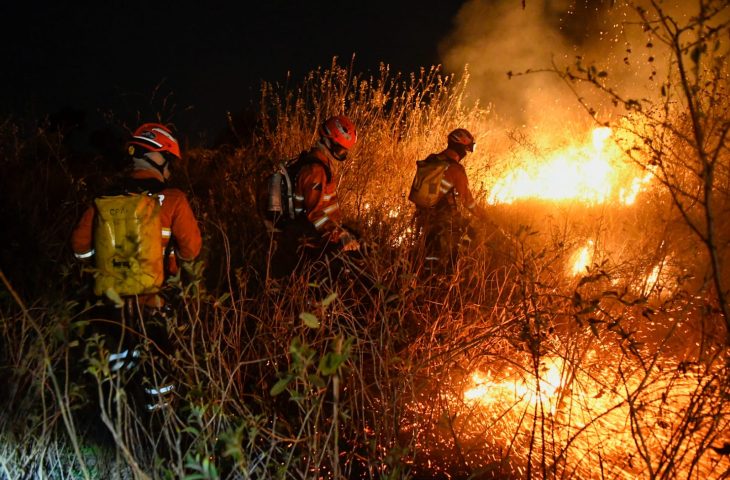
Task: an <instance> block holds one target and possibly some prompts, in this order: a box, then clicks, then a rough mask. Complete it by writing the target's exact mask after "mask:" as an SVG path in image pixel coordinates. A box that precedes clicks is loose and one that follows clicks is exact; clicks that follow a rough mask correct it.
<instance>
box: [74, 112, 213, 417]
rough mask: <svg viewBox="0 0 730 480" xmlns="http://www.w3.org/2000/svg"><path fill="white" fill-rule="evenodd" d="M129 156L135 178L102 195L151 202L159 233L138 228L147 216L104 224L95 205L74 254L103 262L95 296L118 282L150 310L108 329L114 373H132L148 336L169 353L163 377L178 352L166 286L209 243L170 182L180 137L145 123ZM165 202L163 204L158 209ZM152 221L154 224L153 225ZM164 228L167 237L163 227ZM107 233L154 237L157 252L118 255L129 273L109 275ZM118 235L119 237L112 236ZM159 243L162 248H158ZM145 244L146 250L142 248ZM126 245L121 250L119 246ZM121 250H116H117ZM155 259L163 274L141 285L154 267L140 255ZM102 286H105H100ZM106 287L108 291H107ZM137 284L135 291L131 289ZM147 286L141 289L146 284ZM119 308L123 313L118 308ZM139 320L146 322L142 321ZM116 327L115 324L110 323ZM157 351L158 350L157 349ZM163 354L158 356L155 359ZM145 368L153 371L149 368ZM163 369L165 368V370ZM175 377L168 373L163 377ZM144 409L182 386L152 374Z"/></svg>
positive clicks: (162, 361)
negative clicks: (172, 342)
mask: <svg viewBox="0 0 730 480" xmlns="http://www.w3.org/2000/svg"><path fill="white" fill-rule="evenodd" d="M127 152H128V153H129V156H130V159H131V162H132V170H131V172H130V173H129V175H127V176H125V177H124V178H123V179H122V180H121V181H120V182H119V183H118V184H117V185H115V186H114V187H112V188H111V189H109V190H108V191H106V192H104V195H103V196H101V197H98V198H101V199H104V198H107V199H111V200H112V201H118V202H128V201H129V199H132V198H140V199H142V200H144V201H146V202H147V203H146V204H145V205H150V206H151V207H150V208H148V210H150V209H151V211H153V213H154V214H150V215H149V218H153V219H154V222H155V223H153V224H152V225H153V226H152V229H153V230H154V231H151V230H150V229H149V228H148V227H147V226H146V225H132V226H130V221H131V222H132V224H134V222H135V221H139V217H140V215H136V216H135V218H132V219H131V220H130V218H131V217H129V218H122V219H121V220H120V221H115V222H110V223H104V222H105V221H106V220H105V219H104V216H103V213H104V212H103V211H102V208H101V207H100V205H102V204H101V203H98V198H97V199H96V200H95V204H94V205H92V206H90V207H89V208H88V209H87V210H86V211H85V212H84V213H83V215H82V217H81V219H80V221H79V222H78V224H77V225H76V227H75V228H74V230H73V233H72V236H71V247H72V249H73V252H74V255H75V256H76V258H78V259H89V260H95V261H96V262H95V263H96V267H97V268H96V287H95V293H96V294H97V295H103V294H104V293H105V290H104V289H105V288H106V285H112V286H113V288H115V289H116V290H117V291H118V293H120V294H121V295H122V296H123V297H125V298H133V300H134V301H133V304H137V302H138V303H139V304H141V305H143V306H144V308H143V309H142V311H139V312H137V313H136V314H134V315H130V314H129V312H127V316H128V317H136V318H125V315H124V314H122V312H117V313H116V314H115V315H114V316H115V317H119V316H120V315H121V319H119V318H116V319H115V320H116V321H119V322H127V323H129V325H127V326H125V325H114V326H113V327H112V328H101V332H102V333H104V334H106V335H107V338H110V340H111V341H110V342H108V344H107V345H106V346H107V348H108V349H109V350H110V351H109V354H108V358H107V361H108V364H109V369H110V371H111V372H116V371H119V370H121V369H124V370H128V369H132V367H134V366H136V364H137V363H138V361H139V357H140V356H141V355H142V351H141V348H142V347H141V344H140V342H139V339H140V338H143V337H144V336H146V337H147V338H149V339H151V340H152V344H153V345H155V346H156V347H157V348H158V349H159V350H161V351H162V352H161V353H162V356H159V355H157V357H158V358H159V359H160V361H158V362H157V368H158V372H157V376H158V377H159V376H160V371H159V367H160V365H163V364H165V363H166V362H165V357H166V356H167V355H169V354H170V353H172V352H171V349H172V347H171V345H170V340H169V336H168V334H167V325H165V323H166V320H165V316H164V315H160V313H161V312H163V311H164V300H163V299H162V297H161V296H160V295H159V292H160V290H161V289H162V284H163V282H164V279H165V278H167V277H169V276H171V275H176V274H177V273H178V270H179V268H180V265H179V263H181V262H192V261H193V260H194V259H195V258H196V257H197V256H198V254H199V253H200V250H201V246H202V239H201V235H200V230H199V228H198V223H197V221H196V219H195V215H194V214H193V211H192V209H191V207H190V204H189V203H188V200H187V197H186V195H185V194H184V193H183V192H182V191H181V190H179V189H177V188H171V187H168V186H167V185H166V182H167V180H168V179H169V178H170V173H171V170H170V168H171V163H173V162H174V161H175V159H180V158H181V157H180V147H179V145H178V142H177V140H176V139H175V137H173V135H172V132H171V131H170V130H169V129H168V128H167V127H165V126H164V125H160V124H157V123H146V124H143V125H141V126H140V127H139V128H137V130H136V131H135V132H134V134H133V136H132V138H131V139H130V140H129V141H128V142H127ZM117 205H118V206H117V207H113V208H109V209H108V210H111V211H113V212H117V211H123V210H125V209H126V208H127V206H128V205H129V204H128V203H118V204H117ZM157 205H159V207H158V206H157ZM149 221H150V222H151V221H152V220H149ZM158 229H159V233H158V232H157V230H158ZM106 230H114V231H115V234H116V235H117V238H116V239H115V240H113V241H112V242H111V243H112V244H114V243H116V244H123V243H124V241H125V238H129V235H130V233H129V232H130V231H134V232H136V233H137V234H139V235H141V236H142V237H144V235H149V236H151V237H152V239H153V240H152V242H151V243H152V245H151V246H150V248H149V250H151V253H150V252H138V251H132V252H131V253H129V252H127V257H125V259H124V260H119V259H118V258H117V259H115V258H112V259H111V260H110V261H111V262H112V263H114V265H115V266H117V265H121V267H120V268H122V269H123V268H127V269H128V271H126V272H125V271H122V272H121V273H120V272H114V273H112V274H109V272H108V271H107V270H105V268H106V267H105V265H106V264H107V261H106V260H104V259H102V258H100V257H102V256H108V255H107V253H104V252H102V251H101V250H106V249H107V247H106V246H104V245H101V243H102V242H101V240H100V238H99V237H100V236H103V235H101V234H103V233H105V231H106ZM112 235H114V233H113V234H112ZM145 240H146V239H145V238H139V239H138V240H135V241H133V242H131V243H133V244H134V245H133V246H132V247H129V248H132V250H134V249H135V248H137V249H140V248H145V247H144V245H145ZM155 243H157V245H154V244H155ZM140 245H141V246H142V247H140ZM116 246H117V247H120V245H116ZM112 250H113V248H112ZM145 255H146V258H147V263H148V264H149V263H150V261H149V259H150V258H152V259H154V260H153V261H152V262H151V263H154V264H155V265H149V268H151V269H152V270H153V271H156V272H157V274H151V275H149V276H148V277H149V278H152V277H154V279H153V280H152V281H151V282H147V283H145V282H144V281H139V282H135V278H134V276H135V275H138V274H139V272H140V271H142V270H144V269H145V268H146V267H144V265H145V260H144V259H143V260H138V259H137V258H136V257H145ZM130 262H131V263H136V264H137V265H141V266H140V267H139V268H137V267H134V268H131V267H130V266H129V265H128V263H130ZM105 275H106V276H109V277H110V278H109V279H108V280H109V281H110V282H111V283H106V284H105V283H103V282H104V277H105ZM120 276H122V277H125V278H127V277H129V278H131V280H130V281H129V282H127V283H125V284H120V283H114V282H115V281H117V282H118V280H119V278H120ZM100 282H101V283H100ZM100 285H101V286H100ZM130 285H131V286H130ZM138 286H139V287H138ZM117 310H119V309H117ZM135 321H139V322H140V323H138V324H135V323H134V322H135ZM106 324H107V325H108V322H106ZM130 327H131V328H132V329H135V330H138V331H137V332H136V334H132V335H130V334H128V333H125V332H126V330H127V329H129V328H130ZM151 350H154V349H151ZM157 353H158V352H156V351H151V352H150V354H151V355H152V356H153V357H154V356H155V354H157ZM143 368H145V367H143ZM162 370H165V368H164V367H163V368H162ZM162 373H163V374H167V373H168V372H164V371H163V372H162ZM143 381H144V382H147V383H145V384H144V385H143V386H144V394H145V395H144V396H143V400H142V401H143V402H144V407H145V409H146V410H148V411H155V410H157V409H159V408H161V407H163V406H165V405H166V404H168V403H169V399H170V398H171V397H170V395H171V394H172V393H173V392H174V390H175V388H176V385H175V382H174V380H173V379H172V378H170V377H169V375H168V376H167V378H158V379H156V380H153V379H151V378H149V375H147V373H145V379H143Z"/></svg>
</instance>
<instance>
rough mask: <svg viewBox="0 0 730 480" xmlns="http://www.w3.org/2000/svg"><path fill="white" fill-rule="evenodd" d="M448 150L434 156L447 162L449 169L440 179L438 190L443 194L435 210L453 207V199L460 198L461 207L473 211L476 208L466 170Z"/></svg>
mask: <svg viewBox="0 0 730 480" xmlns="http://www.w3.org/2000/svg"><path fill="white" fill-rule="evenodd" d="M449 153H451V151H450V150H444V151H443V152H441V153H438V154H436V156H437V157H438V158H439V159H440V160H444V161H447V162H448V163H449V167H448V168H447V169H446V171H445V172H444V176H443V178H442V179H441V185H440V190H441V193H442V194H443V196H442V198H441V200H440V201H439V202H438V203H437V204H436V207H435V208H436V209H439V208H443V207H445V206H447V205H448V206H450V207H455V206H456V205H455V198H456V197H458V198H460V201H461V204H462V206H464V207H465V208H467V209H468V210H473V209H474V207H475V206H476V201H475V200H474V196H473V195H472V194H471V190H469V179H468V178H467V176H466V170H464V166H463V165H462V164H461V163H459V162H458V161H457V160H456V159H455V158H454V157H452V155H449Z"/></svg>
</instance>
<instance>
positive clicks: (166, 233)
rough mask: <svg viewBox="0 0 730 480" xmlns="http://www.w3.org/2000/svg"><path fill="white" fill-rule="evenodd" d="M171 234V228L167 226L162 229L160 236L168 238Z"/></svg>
mask: <svg viewBox="0 0 730 480" xmlns="http://www.w3.org/2000/svg"><path fill="white" fill-rule="evenodd" d="M171 236H172V230H170V229H169V228H163V229H162V238H170V237H171Z"/></svg>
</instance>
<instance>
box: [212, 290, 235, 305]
mask: <svg viewBox="0 0 730 480" xmlns="http://www.w3.org/2000/svg"><path fill="white" fill-rule="evenodd" d="M230 297H231V294H230V293H229V292H226V293H224V294H223V295H221V296H220V297H218V300H216V301H215V304H214V306H216V307H220V306H222V305H223V303H224V302H225V301H226V300H228V299H229V298H230Z"/></svg>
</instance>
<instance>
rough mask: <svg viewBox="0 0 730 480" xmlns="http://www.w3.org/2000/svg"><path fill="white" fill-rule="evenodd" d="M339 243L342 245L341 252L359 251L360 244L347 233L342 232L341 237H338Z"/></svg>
mask: <svg viewBox="0 0 730 480" xmlns="http://www.w3.org/2000/svg"><path fill="white" fill-rule="evenodd" d="M340 243H341V244H342V251H343V252H353V251H356V250H360V242H358V241H357V240H356V239H355V238H354V237H353V236H352V235H350V234H349V233H348V232H344V233H343V234H342V235H340Z"/></svg>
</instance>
